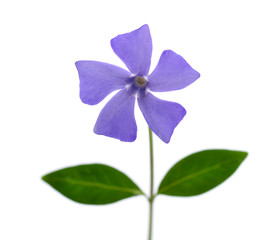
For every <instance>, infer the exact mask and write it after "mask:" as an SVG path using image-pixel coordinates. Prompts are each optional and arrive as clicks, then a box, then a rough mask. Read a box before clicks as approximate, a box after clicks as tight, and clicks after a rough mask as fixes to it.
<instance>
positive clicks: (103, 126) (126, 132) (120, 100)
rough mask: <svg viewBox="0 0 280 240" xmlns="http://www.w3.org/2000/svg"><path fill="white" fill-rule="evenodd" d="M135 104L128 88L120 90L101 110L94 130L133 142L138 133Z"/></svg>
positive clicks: (100, 133)
mask: <svg viewBox="0 0 280 240" xmlns="http://www.w3.org/2000/svg"><path fill="white" fill-rule="evenodd" d="M134 105H135V97H134V96H130V95H129V94H128V92H127V90H126V89H123V90H121V91H119V92H118V93H117V94H116V95H115V96H114V97H113V98H112V99H111V100H110V101H109V102H108V103H107V104H106V105H105V107H104V108H103V109H102V111H101V112H100V114H99V116H98V119H97V121H96V124H95V126H94V132H95V133H96V134H99V135H105V136H108V137H112V138H116V139H119V140H121V141H124V142H133V141H134V140H135V139H136V134H137V126H136V122H135V117H134Z"/></svg>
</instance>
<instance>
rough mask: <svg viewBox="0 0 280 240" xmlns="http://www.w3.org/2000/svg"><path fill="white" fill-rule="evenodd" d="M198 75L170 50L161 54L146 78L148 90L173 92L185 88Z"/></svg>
mask: <svg viewBox="0 0 280 240" xmlns="http://www.w3.org/2000/svg"><path fill="white" fill-rule="evenodd" d="M199 76H200V74H199V73H198V72H197V71H195V70H194V69H192V68H191V66H190V65H189V64H188V63H187V62H186V61H185V59H184V58H182V57H181V56H180V55H178V54H176V53H175V52H173V51H171V50H166V51H164V52H163V53H162V55H161V57H160V59H159V62H158V65H157V66H156V68H155V70H154V71H153V72H152V73H151V74H150V76H149V77H148V79H149V88H150V90H151V91H154V92H165V91H173V90H178V89H182V88H185V87H186V86H188V85H190V84H191V83H193V82H194V81H195V80H196V79H198V78H199Z"/></svg>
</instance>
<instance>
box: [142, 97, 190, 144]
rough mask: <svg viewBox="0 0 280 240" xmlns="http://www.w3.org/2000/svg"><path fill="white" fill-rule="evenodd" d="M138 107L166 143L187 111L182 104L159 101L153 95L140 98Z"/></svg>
mask: <svg viewBox="0 0 280 240" xmlns="http://www.w3.org/2000/svg"><path fill="white" fill-rule="evenodd" d="M138 105H139V107H140V109H141V111H142V113H143V115H144V118H145V119H146V121H147V123H148V125H149V126H150V128H151V129H152V131H153V132H154V133H155V134H156V135H157V136H158V137H159V138H160V139H161V140H162V141H164V142H166V143H168V142H169V141H170V138H171V135H172V133H173V131H174V129H175V127H176V126H177V125H178V124H179V122H180V121H181V120H182V119H183V117H184V116H185V115H186V110H185V109H184V108H183V107H182V106H181V105H180V104H178V103H175V102H168V101H164V100H161V99H158V98H156V97H155V96H153V95H152V94H151V93H147V95H146V96H145V97H143V98H138Z"/></svg>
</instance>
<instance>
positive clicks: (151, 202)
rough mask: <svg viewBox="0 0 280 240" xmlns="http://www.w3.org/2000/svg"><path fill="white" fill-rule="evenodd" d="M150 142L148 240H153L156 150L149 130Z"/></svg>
mask: <svg viewBox="0 0 280 240" xmlns="http://www.w3.org/2000/svg"><path fill="white" fill-rule="evenodd" d="M149 142H150V167H151V180H150V197H149V198H148V200H149V207H150V215H149V237H148V240H152V230H153V202H154V148H153V133H152V130H151V129H150V128H149Z"/></svg>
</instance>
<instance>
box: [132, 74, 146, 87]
mask: <svg viewBox="0 0 280 240" xmlns="http://www.w3.org/2000/svg"><path fill="white" fill-rule="evenodd" d="M135 83H136V84H137V85H138V87H145V86H146V84H147V81H146V79H145V78H144V77H140V76H137V77H136V79H135Z"/></svg>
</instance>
